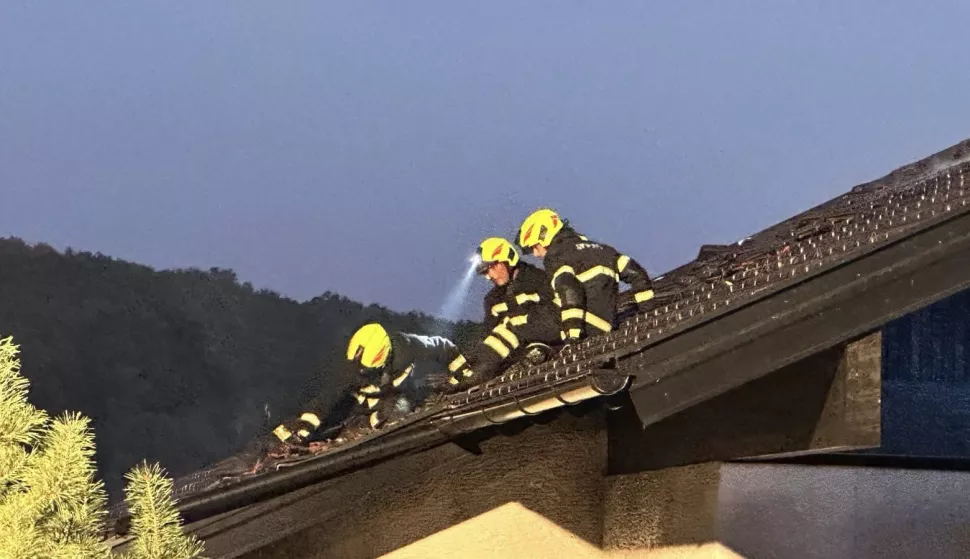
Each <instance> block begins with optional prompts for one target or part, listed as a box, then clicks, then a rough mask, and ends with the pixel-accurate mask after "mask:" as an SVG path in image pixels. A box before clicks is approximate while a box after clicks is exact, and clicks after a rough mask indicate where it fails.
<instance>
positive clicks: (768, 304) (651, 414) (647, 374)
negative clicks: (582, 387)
mask: <svg viewBox="0 0 970 559" xmlns="http://www.w3.org/2000/svg"><path fill="white" fill-rule="evenodd" d="M967 287H970V214H962V215H960V216H958V217H955V218H953V219H950V220H948V221H945V222H943V223H941V224H939V225H937V226H935V227H932V228H930V229H927V230H924V231H921V232H919V233H917V234H916V235H914V236H912V237H908V238H906V239H903V240H901V241H899V242H897V243H894V244H891V245H889V246H887V247H885V248H883V249H881V250H879V251H877V252H874V253H872V254H870V255H868V256H866V257H864V258H861V259H859V260H856V261H852V262H849V263H847V264H844V265H842V266H839V267H837V268H835V269H832V270H831V271H829V272H827V273H825V274H823V275H820V276H818V277H816V278H813V279H812V280H809V281H806V282H804V283H801V284H798V285H795V286H793V287H791V288H789V289H786V290H784V291H782V292H780V293H778V294H776V295H774V296H772V297H770V298H768V299H765V300H763V301H760V302H757V303H754V304H752V305H750V306H748V307H744V308H742V309H739V310H738V311H736V312H734V313H732V314H730V315H726V316H724V317H722V318H721V319H720V320H718V321H717V322H714V323H711V324H708V325H705V326H703V327H700V328H697V329H695V330H692V331H690V332H685V333H684V334H682V335H680V336H677V337H674V338H671V339H669V340H667V341H665V342H663V343H661V344H659V345H658V346H656V347H655V348H652V349H651V350H649V351H645V352H643V353H642V354H638V355H635V356H633V357H630V358H628V359H621V360H620V361H619V362H618V365H617V367H618V368H619V369H620V370H621V371H623V372H627V373H629V374H631V375H635V376H636V379H635V381H634V383H633V386H632V388H631V390H630V392H631V397H632V400H633V403H634V405H635V406H636V409H637V412H638V415H639V417H640V419H641V421H642V422H643V424H644V425H651V424H653V423H656V422H658V421H660V420H662V419H664V418H666V417H669V416H671V415H673V414H675V413H677V412H680V411H682V410H685V409H687V408H689V407H691V406H694V405H696V404H698V403H700V402H703V401H705V400H708V399H710V398H713V397H715V396H717V395H719V394H723V393H724V392H726V391H728V390H730V389H732V388H735V387H737V386H740V385H742V384H745V383H747V382H750V381H752V380H754V379H757V378H760V377H762V376H764V375H766V374H768V373H769V372H771V371H775V370H778V369H780V368H782V367H784V366H786V365H788V364H790V363H793V362H795V361H798V360H800V359H803V358H805V357H807V356H809V355H812V354H813V353H817V352H819V351H822V350H824V349H827V348H830V347H833V346H835V345H837V344H839V343H841V342H844V341H847V340H849V339H852V338H854V337H857V336H860V335H862V334H865V333H867V332H871V331H873V330H875V329H878V328H879V327H880V326H881V325H883V324H885V323H886V322H889V321H890V320H892V319H894V318H897V317H899V316H902V315H904V314H907V313H909V312H912V311H914V310H916V309H918V308H921V307H924V306H926V305H929V304H931V303H934V302H936V301H938V300H940V299H943V298H944V297H947V296H949V295H952V294H954V293H956V292H958V291H960V290H963V289H966V288H967Z"/></svg>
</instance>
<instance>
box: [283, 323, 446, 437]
mask: <svg viewBox="0 0 970 559" xmlns="http://www.w3.org/2000/svg"><path fill="white" fill-rule="evenodd" d="M389 337H390V338H391V353H390V355H389V356H388V359H387V363H386V364H385V365H384V367H382V368H380V369H377V370H375V371H368V370H365V371H364V372H362V373H361V375H362V381H361V383H360V384H359V385H358V387H357V388H356V389H354V390H353V391H352V393H351V395H350V397H352V398H353V399H354V400H355V401H356V404H357V405H356V406H353V405H350V403H349V402H348V401H347V400H341V401H338V403H337V405H336V409H334V410H331V413H330V414H329V417H328V416H326V415H325V414H326V410H322V409H316V408H319V407H322V406H321V404H322V402H325V401H327V400H329V399H328V398H315V399H314V400H311V401H310V402H308V403H307V405H306V406H305V409H304V411H303V412H302V413H301V414H300V415H299V417H297V418H293V419H291V420H290V421H288V422H284V423H283V424H281V425H280V426H279V427H277V428H276V429H275V430H274V433H275V434H276V436H277V438H279V439H280V440H284V441H285V440H287V439H289V438H290V437H291V436H292V435H294V434H296V435H298V436H299V439H301V440H304V441H305V440H308V439H310V438H312V435H313V433H314V432H315V431H316V430H317V429H318V428H319V427H320V426H321V425H323V426H324V427H325V428H326V427H333V426H334V425H333V424H332V423H335V422H336V423H341V422H343V423H346V422H347V421H348V419H347V416H348V415H350V416H351V417H350V418H349V420H353V419H355V418H354V416H366V417H367V423H368V424H369V425H370V426H371V427H372V428H375V429H379V428H380V427H382V426H383V425H384V423H385V422H386V421H387V419H388V418H389V417H391V416H393V415H396V414H397V413H406V412H407V411H410V410H411V409H413V407H414V406H417V405H419V404H421V402H423V401H424V399H425V398H427V396H428V395H429V394H430V392H431V387H430V384H429V382H428V380H427V375H428V373H436V372H438V373H440V372H444V371H445V369H446V368H447V367H448V364H449V363H450V362H451V361H453V360H454V359H455V358H456V357H457V356H458V355H459V352H458V347H457V346H455V344H454V343H453V342H452V341H451V340H449V339H447V338H444V337H441V336H425V335H421V334H410V333H407V332H393V333H391V334H390V335H389ZM325 419H326V420H327V421H324V420H325Z"/></svg>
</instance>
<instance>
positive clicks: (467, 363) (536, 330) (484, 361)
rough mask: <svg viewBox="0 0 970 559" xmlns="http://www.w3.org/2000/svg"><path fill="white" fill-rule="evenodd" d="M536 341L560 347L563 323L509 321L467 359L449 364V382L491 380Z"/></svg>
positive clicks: (500, 324) (524, 317)
mask: <svg viewBox="0 0 970 559" xmlns="http://www.w3.org/2000/svg"><path fill="white" fill-rule="evenodd" d="M533 342H541V343H544V344H549V345H558V344H560V343H561V339H560V335H559V324H558V323H557V322H555V321H553V320H548V319H547V320H534V321H531V322H530V321H529V320H528V317H526V316H523V317H511V318H506V319H505V320H504V321H503V322H501V323H499V324H498V325H497V326H495V328H493V329H492V331H491V332H489V334H488V335H487V336H486V337H485V339H484V340H482V342H481V343H478V344H476V345H475V347H474V348H472V350H471V351H469V352H468V356H467V357H465V356H464V355H460V356H458V358H456V359H455V360H454V361H452V362H451V364H449V365H448V369H449V371H450V372H451V374H452V376H451V379H450V380H449V382H450V383H451V384H453V385H457V384H479V383H482V382H486V381H488V380H491V379H492V378H494V377H495V376H496V375H497V373H498V372H499V371H500V370H502V369H503V368H504V367H503V365H504V364H505V363H506V362H508V361H512V360H515V359H516V358H518V357H519V356H520V355H521V353H522V350H524V349H525V346H527V345H528V344H530V343H533Z"/></svg>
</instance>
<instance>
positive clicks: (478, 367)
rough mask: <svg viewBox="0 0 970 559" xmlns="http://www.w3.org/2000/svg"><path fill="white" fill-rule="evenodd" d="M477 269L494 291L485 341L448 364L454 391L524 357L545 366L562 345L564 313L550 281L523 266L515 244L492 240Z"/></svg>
mask: <svg viewBox="0 0 970 559" xmlns="http://www.w3.org/2000/svg"><path fill="white" fill-rule="evenodd" d="M478 255H479V257H480V258H481V263H480V264H479V266H478V268H477V270H476V271H477V272H478V273H479V274H483V275H485V276H487V277H488V279H489V280H491V281H492V283H493V284H494V286H493V287H492V289H491V290H490V291H489V292H488V294H487V295H485V327H486V329H487V334H486V337H485V339H484V340H482V341H481V342H480V343H478V344H476V345H475V346H474V347H473V348H472V349H471V350H469V351H466V352H465V353H463V354H462V355H459V356H458V357H457V358H456V359H455V360H454V361H452V362H451V363H450V364H449V365H448V370H449V371H450V372H451V377H450V378H449V379H448V382H449V383H450V384H451V386H452V387H453V388H457V389H461V388H463V387H464V386H465V385H474V384H479V383H481V382H485V381H487V380H489V379H491V378H493V377H494V376H495V375H496V373H497V372H499V371H500V370H503V369H504V368H506V366H507V365H508V364H509V363H510V362H512V361H516V360H518V359H521V358H523V357H526V358H528V359H529V360H530V361H533V362H541V361H543V360H544V359H545V358H547V357H548V356H549V355H550V354H551V353H552V347H551V346H552V345H559V344H560V343H561V338H560V335H559V308H558V307H557V306H556V305H555V303H553V298H554V296H555V294H554V293H553V290H552V287H551V283H550V278H549V276H548V275H547V274H546V273H545V272H544V271H542V270H541V269H539V268H537V267H535V266H533V265H531V264H529V263H528V262H523V261H521V260H520V258H519V253H518V251H517V250H516V249H515V246H513V245H512V243H511V242H509V241H507V240H505V239H502V238H499V237H490V238H488V239H485V240H484V241H483V242H482V243H481V244H480V245H479V246H478Z"/></svg>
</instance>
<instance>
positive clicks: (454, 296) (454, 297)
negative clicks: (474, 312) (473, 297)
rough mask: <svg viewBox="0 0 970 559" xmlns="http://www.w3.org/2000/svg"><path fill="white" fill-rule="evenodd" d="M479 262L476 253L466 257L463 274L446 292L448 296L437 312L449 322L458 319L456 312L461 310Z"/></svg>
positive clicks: (480, 260) (480, 259)
mask: <svg viewBox="0 0 970 559" xmlns="http://www.w3.org/2000/svg"><path fill="white" fill-rule="evenodd" d="M481 262H482V258H481V256H479V255H478V254H473V255H471V256H469V257H468V268H467V269H466V270H465V275H463V276H462V278H461V281H459V282H458V284H457V285H455V287H453V288H452V290H451V291H450V292H449V293H448V297H447V298H446V299H445V303H444V305H442V306H441V311H440V312H439V313H438V316H440V317H441V318H443V319H445V320H448V321H451V322H454V321H456V320H458V314H459V313H460V312H461V308H462V306H463V305H464V303H465V299H467V298H468V293H469V291H470V290H471V286H472V280H473V279H474V278H475V275H476V274H475V268H477V267H478V265H479V264H481Z"/></svg>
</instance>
